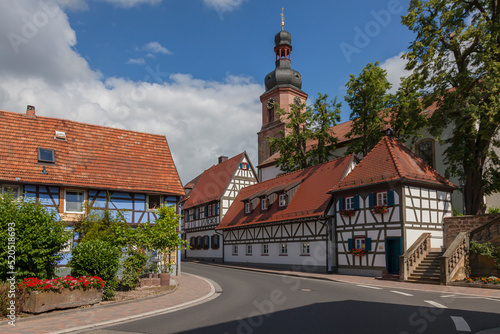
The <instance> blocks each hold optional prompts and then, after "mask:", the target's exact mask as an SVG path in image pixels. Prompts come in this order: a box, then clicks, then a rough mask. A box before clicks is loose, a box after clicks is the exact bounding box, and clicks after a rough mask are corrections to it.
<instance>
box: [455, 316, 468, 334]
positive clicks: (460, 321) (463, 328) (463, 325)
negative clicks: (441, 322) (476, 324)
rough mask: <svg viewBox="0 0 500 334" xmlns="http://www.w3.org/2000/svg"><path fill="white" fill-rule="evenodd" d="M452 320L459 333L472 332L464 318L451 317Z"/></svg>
mask: <svg viewBox="0 0 500 334" xmlns="http://www.w3.org/2000/svg"><path fill="white" fill-rule="evenodd" d="M451 320H453V322H454V323H455V328H456V329H457V332H470V331H471V330H470V327H469V324H468V323H467V321H465V319H464V318H462V317H455V316H451Z"/></svg>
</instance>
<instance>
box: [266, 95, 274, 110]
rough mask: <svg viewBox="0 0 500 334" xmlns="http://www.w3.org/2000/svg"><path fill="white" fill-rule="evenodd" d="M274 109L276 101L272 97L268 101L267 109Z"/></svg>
mask: <svg viewBox="0 0 500 334" xmlns="http://www.w3.org/2000/svg"><path fill="white" fill-rule="evenodd" d="M273 108H274V99H273V98H272V97H271V98H270V99H269V100H267V109H269V110H271V109H273Z"/></svg>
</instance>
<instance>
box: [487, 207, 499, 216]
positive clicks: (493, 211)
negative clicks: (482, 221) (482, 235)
mask: <svg viewBox="0 0 500 334" xmlns="http://www.w3.org/2000/svg"><path fill="white" fill-rule="evenodd" d="M488 213H489V214H493V213H500V206H492V207H491V208H489V209H488Z"/></svg>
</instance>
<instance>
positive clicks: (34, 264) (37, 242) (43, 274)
mask: <svg viewBox="0 0 500 334" xmlns="http://www.w3.org/2000/svg"><path fill="white" fill-rule="evenodd" d="M65 229H66V225H65V224H64V223H63V222H61V221H58V219H57V218H56V216H55V213H51V212H49V211H48V209H47V208H45V207H43V206H42V205H40V204H36V203H34V202H32V201H14V200H13V198H12V197H11V196H8V195H6V196H0V240H2V242H1V243H0V281H5V280H6V279H7V278H9V277H10V275H9V274H7V273H8V272H12V271H14V272H16V279H17V280H22V279H23V278H26V277H38V278H52V277H54V275H55V269H56V265H57V263H58V261H59V260H60V259H61V258H62V254H61V253H59V251H60V250H61V249H63V248H64V247H65V245H66V243H67V242H68V239H69V238H70V234H69V232H67V231H66V230H65ZM9 255H10V256H9ZM13 256H15V258H14V257H13ZM10 261H15V262H10Z"/></svg>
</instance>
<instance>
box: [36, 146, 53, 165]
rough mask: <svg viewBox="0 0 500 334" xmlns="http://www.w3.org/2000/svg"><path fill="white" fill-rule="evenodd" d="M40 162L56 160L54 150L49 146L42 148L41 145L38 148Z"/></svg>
mask: <svg viewBox="0 0 500 334" xmlns="http://www.w3.org/2000/svg"><path fill="white" fill-rule="evenodd" d="M38 162H50V163H54V162H56V160H55V155H54V150H52V149H49V148H40V147H39V148H38Z"/></svg>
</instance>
